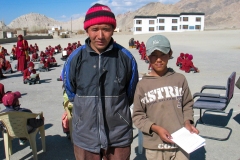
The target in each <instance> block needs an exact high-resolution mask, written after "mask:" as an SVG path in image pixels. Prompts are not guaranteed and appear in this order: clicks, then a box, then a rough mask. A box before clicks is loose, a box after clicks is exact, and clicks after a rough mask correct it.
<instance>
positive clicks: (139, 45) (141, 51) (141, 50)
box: [134, 40, 151, 70]
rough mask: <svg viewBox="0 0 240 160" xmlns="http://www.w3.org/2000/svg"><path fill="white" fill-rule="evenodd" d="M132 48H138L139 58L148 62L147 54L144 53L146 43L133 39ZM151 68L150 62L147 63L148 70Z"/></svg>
mask: <svg viewBox="0 0 240 160" xmlns="http://www.w3.org/2000/svg"><path fill="white" fill-rule="evenodd" d="M134 46H135V47H134V48H136V49H137V50H138V53H139V54H140V57H141V58H140V59H141V60H144V61H145V62H146V63H149V59H148V56H147V54H146V45H145V43H144V42H141V43H140V42H139V41H138V40H137V41H134ZM150 69H151V64H150V63H149V65H148V70H150Z"/></svg>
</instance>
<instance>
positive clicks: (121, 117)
mask: <svg viewBox="0 0 240 160" xmlns="http://www.w3.org/2000/svg"><path fill="white" fill-rule="evenodd" d="M117 113H118V115H119V116H120V119H123V120H124V121H125V122H126V123H127V124H128V125H129V126H130V124H129V123H128V121H127V120H126V119H125V118H124V117H123V116H122V115H121V114H120V113H119V112H117Z"/></svg>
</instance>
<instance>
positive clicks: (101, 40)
mask: <svg viewBox="0 0 240 160" xmlns="http://www.w3.org/2000/svg"><path fill="white" fill-rule="evenodd" d="M113 32H114V29H113V27H112V25H110V24H99V25H94V26H90V27H89V28H88V29H87V34H88V36H89V38H90V40H91V43H90V45H91V47H92V49H93V50H95V51H96V52H97V53H102V52H103V51H104V50H105V49H106V47H107V46H108V44H109V42H110V41H111V37H112V35H113Z"/></svg>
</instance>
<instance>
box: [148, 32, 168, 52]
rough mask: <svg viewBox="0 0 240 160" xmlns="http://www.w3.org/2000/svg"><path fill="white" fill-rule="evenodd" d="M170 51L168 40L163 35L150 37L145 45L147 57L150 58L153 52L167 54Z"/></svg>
mask: <svg viewBox="0 0 240 160" xmlns="http://www.w3.org/2000/svg"><path fill="white" fill-rule="evenodd" d="M170 49H171V45H170V42H169V40H168V39H167V38H166V37H165V36H163V35H155V36H152V37H150V38H149V39H148V40H147V43H146V51H147V56H150V55H151V54H152V52H154V51H155V50H158V51H161V52H162V53H164V54H168V53H169V51H170Z"/></svg>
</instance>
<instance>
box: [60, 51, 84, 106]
mask: <svg viewBox="0 0 240 160" xmlns="http://www.w3.org/2000/svg"><path fill="white" fill-rule="evenodd" d="M80 49H81V47H80V48H79V49H76V50H74V51H73V52H72V54H70V55H69V57H68V59H67V60H66V62H65V64H64V67H63V70H62V74H61V75H62V76H63V77H62V79H63V84H64V87H65V90H66V93H67V95H68V99H69V101H70V102H73V99H74V97H75V94H76V68H77V65H78V63H80V62H79V61H78V60H79V59H78V56H79V54H78V53H79V51H80Z"/></svg>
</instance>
